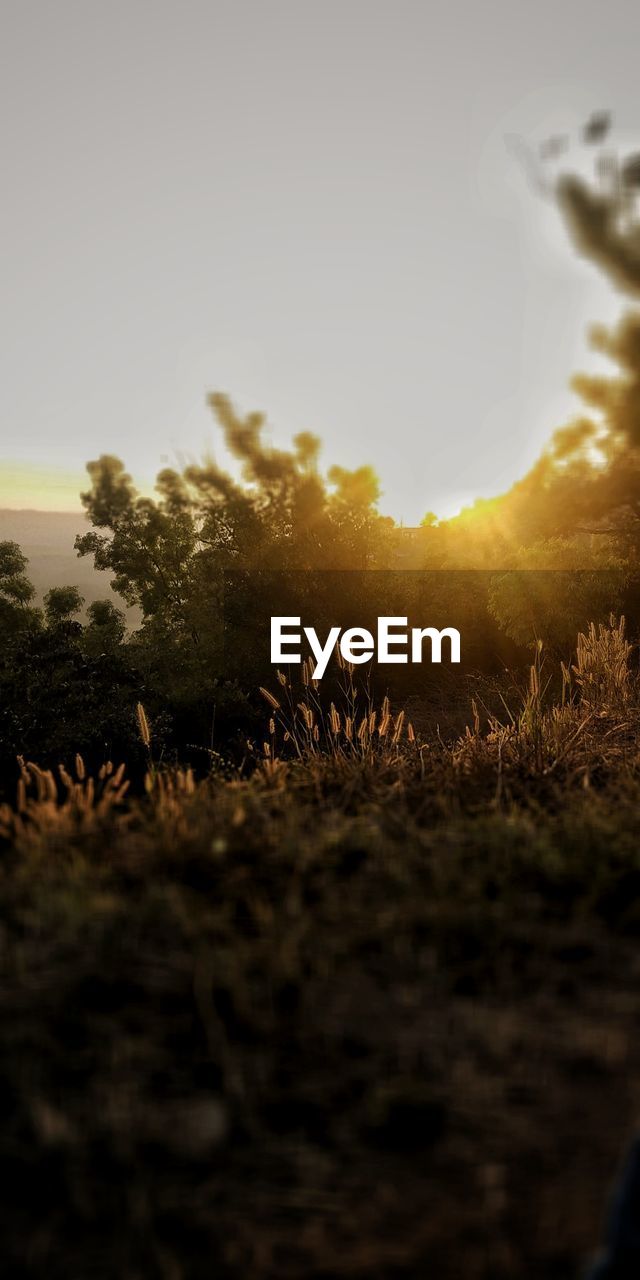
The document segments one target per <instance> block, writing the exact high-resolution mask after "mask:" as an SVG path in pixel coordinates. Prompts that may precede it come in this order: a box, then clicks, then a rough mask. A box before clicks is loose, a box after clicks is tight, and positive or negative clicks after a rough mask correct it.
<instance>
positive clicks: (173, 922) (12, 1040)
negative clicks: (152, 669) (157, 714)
mask: <svg viewBox="0 0 640 1280" xmlns="http://www.w3.org/2000/svg"><path fill="white" fill-rule="evenodd" d="M346 679H347V684H346V686H345V699H346V700H345V703H344V705H343V706H341V707H334V708H333V709H332V710H331V711H330V712H329V713H328V715H327V716H326V717H323V715H322V713H321V711H319V710H318V709H317V707H316V705H315V703H314V699H315V698H316V693H315V691H314V688H313V686H312V685H308V686H307V687H306V689H303V692H302V701H301V707H302V708H303V709H302V710H300V709H296V704H295V698H294V696H293V691H291V690H289V689H288V688H287V686H286V685H284V678H283V687H282V688H280V687H276V689H275V690H274V691H269V690H268V691H267V692H266V697H265V710H266V723H267V731H266V734H265V736H266V741H265V745H264V747H262V746H261V747H260V751H259V752H258V755H259V757H260V759H259V760H258V761H257V763H254V766H253V768H252V769H250V770H248V769H246V768H245V769H244V770H242V771H238V769H237V768H232V767H231V766H230V765H228V764H225V762H224V761H223V760H222V759H219V760H217V762H216V763H215V767H213V768H212V771H211V774H210V776H208V777H206V778H204V779H195V778H194V776H193V774H192V773H191V772H190V771H189V770H179V769H172V770H169V769H162V768H160V767H158V765H156V764H155V763H154V761H153V731H152V729H151V731H149V726H148V723H147V719H146V716H145V712H144V709H143V708H142V707H141V708H139V720H140V733H141V737H142V739H143V742H144V744H145V746H146V748H147V750H148V757H149V759H148V766H149V767H148V771H147V778H146V790H145V791H144V792H143V793H142V794H140V795H136V796H134V797H133V798H131V797H130V796H129V794H128V791H127V788H126V779H125V775H124V772H123V770H122V769H118V770H116V769H108V768H107V769H103V770H102V771H101V776H100V777H97V778H95V779H92V778H89V777H87V776H86V773H85V767H84V764H83V762H82V760H81V759H80V758H78V760H77V762H76V767H75V770H74V772H73V774H70V773H69V772H67V771H66V770H64V769H63V770H61V771H60V772H58V771H53V772H45V771H42V770H40V769H39V768H38V767H37V766H36V765H33V764H29V763H27V764H24V765H23V770H22V779H21V782H20V784H19V788H18V797H17V806H16V807H13V806H8V805H7V806H4V807H3V809H2V811H1V815H0V823H1V831H2V840H3V844H4V853H3V860H2V880H1V884H0V894H1V897H2V920H3V925H2V933H1V935H0V936H1V939H2V950H3V972H4V978H3V983H2V990H1V993H0V999H1V1000H2V1006H3V1023H4V1027H5V1034H4V1045H3V1050H4V1052H3V1067H2V1074H3V1089H2V1093H1V1095H0V1096H1V1098H2V1108H3V1115H2V1133H3V1137H2V1145H3V1163H4V1166H5V1169H6V1170H7V1171H8V1173H9V1178H8V1181H7V1183H6V1188H5V1193H4V1197H3V1207H2V1237H3V1253H4V1257H5V1264H6V1266H7V1268H8V1273H9V1274H11V1275H15V1276H19V1275H24V1276H40V1275H43V1276H44V1275H46V1276H47V1277H48V1278H49V1280H55V1277H58V1276H59V1277H63V1276H64V1277H65V1280H68V1278H70V1277H71V1278H73V1280H76V1278H77V1280H84V1277H88V1276H91V1277H96V1278H98V1280H102V1278H104V1280H106V1278H107V1277H109V1278H111V1277H114V1276H118V1277H121V1278H122V1280H135V1278H137V1277H148V1276H149V1277H151V1276H158V1277H167V1280H179V1278H181V1277H184V1280H192V1278H194V1280H198V1277H203V1278H204V1277H205V1276H206V1277H211V1276H216V1277H221V1278H227V1277H228V1278H229V1280H231V1278H234V1280H235V1277H238V1278H240V1277H242V1278H245V1277H256V1278H259V1280H263V1278H264V1280H267V1278H269V1280H281V1278H284V1277H296V1278H299V1280H302V1277H309V1278H312V1277H313V1278H315V1280H320V1278H321V1277H322V1278H323V1280H327V1278H328V1277H354V1278H355V1277H362V1278H364V1277H367V1280H374V1278H376V1277H380V1278H384V1280H387V1278H389V1280H394V1278H397V1280H399V1278H400V1277H403V1278H408V1277H423V1276H424V1277H427V1276H431V1275H434V1276H438V1277H441V1278H442V1280H448V1278H449V1277H450V1278H451V1280H454V1277H455V1278H456V1280H458V1278H459V1277H461V1276H464V1277H467V1278H468V1280H507V1278H514V1280H515V1278H516V1277H518V1278H519V1277H522V1278H523V1280H524V1277H525V1276H526V1277H530V1276H532V1275H540V1276H545V1278H546V1280H552V1278H554V1277H557V1278H558V1280H560V1277H562V1278H563V1280H568V1278H569V1277H578V1276H580V1275H582V1274H583V1270H584V1266H585V1264H586V1262H587V1260H588V1258H589V1256H590V1255H591V1254H592V1253H593V1252H594V1250H595V1248H596V1247H597V1243H598V1239H599V1235H600V1224H601V1219H602V1214H603V1209H604V1202H605V1197H606V1193H607V1190H608V1187H609V1184H610V1180H611V1178H612V1176H613V1174H614V1172H615V1169H616V1166H617V1163H618V1161H619V1158H620V1156H621V1153H622V1150H623V1148H624V1146H625V1144H626V1142H627V1140H628V1139H629V1138H630V1136H631V1134H632V1132H633V1128H634V1124H635V1122H636V1119H637V1115H638V1111H639V1109H640V1041H639V1040H638V1036H637V1033H636V1028H637V1025H638V1015H639V1014H640V981H639V979H640V953H639V952H638V947H637V942H638V933H639V931H640V848H639V845H638V839H637V829H638V821H637V814H638V805H639V803H640V687H639V685H638V682H637V678H636V676H635V674H634V673H633V671H632V654H631V650H630V648H629V646H628V645H627V643H626V640H625V638H624V632H623V628H622V627H621V626H613V627H611V628H601V629H600V631H599V633H597V632H596V631H595V629H593V630H592V631H591V633H590V634H589V635H587V636H586V637H584V638H583V642H582V647H581V649H579V651H578V658H577V661H576V664H575V665H574V668H573V670H571V671H569V670H567V669H566V668H565V670H564V672H563V679H562V693H561V696H560V697H559V698H558V699H557V700H556V701H554V700H552V699H550V697H549V696H548V695H547V696H545V666H544V655H540V654H539V655H537V657H536V660H535V662H534V664H533V666H532V669H531V673H530V679H529V685H528V688H527V689H526V690H525V691H524V692H523V695H522V699H521V703H520V705H519V707H518V708H512V710H511V713H510V714H509V715H507V714H506V712H505V715H504V717H503V720H502V721H501V722H498V720H496V719H493V720H489V721H487V718H486V716H484V715H483V713H482V710H481V708H480V707H479V706H478V704H477V703H476V704H475V705H474V707H473V708H472V709H471V712H470V725H469V728H468V730H467V731H466V732H465V734H464V735H462V736H460V737H458V738H457V739H454V740H452V741H449V742H447V741H445V740H443V739H442V737H439V738H438V737H437V736H436V737H432V738H431V739H430V740H426V739H423V738H422V736H421V735H420V734H419V733H417V732H416V731H415V730H414V728H413V726H411V727H409V726H408V722H407V721H406V720H403V718H402V716H400V717H398V716H397V715H395V714H394V713H393V711H392V710H391V709H390V708H388V707H385V706H383V707H382V708H380V709H379V710H377V711H376V710H375V709H374V710H373V711H372V712H371V715H370V718H369V720H368V721H367V724H366V727H365V728H364V729H363V728H362V723H363V719H361V721H360V722H359V723H358V722H357V721H355V722H354V723H353V724H351V725H350V724H349V722H348V719H347V716H348V713H349V697H350V696H351V693H350V684H349V679H350V677H349V673H347V677H346ZM351 692H352V691H351ZM290 696H291V699H292V701H291V706H292V707H293V709H294V710H293V715H292V713H291V712H289V711H288V710H286V707H287V705H288V699H289V697H290ZM296 696H297V695H296ZM274 704H277V705H274ZM304 708H306V710H304ZM269 721H270V723H269ZM316 726H317V729H318V732H316V731H315V730H316ZM287 735H288V737H287Z"/></svg>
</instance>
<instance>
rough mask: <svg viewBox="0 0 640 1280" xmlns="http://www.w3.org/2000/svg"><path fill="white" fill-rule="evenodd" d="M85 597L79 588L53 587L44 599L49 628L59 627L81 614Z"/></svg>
mask: <svg viewBox="0 0 640 1280" xmlns="http://www.w3.org/2000/svg"><path fill="white" fill-rule="evenodd" d="M83 604H84V597H83V596H81V595H80V592H79V591H78V588H77V587H52V588H51V590H50V591H47V594H46V596H45V598H44V616H45V620H46V623H47V626H48V627H59V626H62V625H63V624H64V623H67V622H70V621H71V619H72V618H73V616H74V614H76V613H79V612H80V610H81V608H82V606H83Z"/></svg>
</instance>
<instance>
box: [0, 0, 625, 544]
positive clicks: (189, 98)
mask: <svg viewBox="0 0 640 1280" xmlns="http://www.w3.org/2000/svg"><path fill="white" fill-rule="evenodd" d="M0 24H1V30H0V62H1V71H2V74H1V75H0V147H1V157H2V200H1V202H0V254H1V279H2V288H1V297H2V314H1V318H0V328H1V333H0V352H1V361H2V368H1V371H0V432H1V436H2V459H3V463H4V466H3V468H2V471H1V472H0V482H1V483H0V505H5V506H6V505H14V506H26V505H33V506H41V507H47V506H52V507H53V506H57V507H61V506H62V507H70V506H72V505H74V494H75V492H76V490H77V489H78V487H79V486H80V484H81V483H82V471H83V466H84V463H85V462H86V460H87V459H89V458H92V457H95V456H97V455H98V454H99V453H101V452H111V453H117V454H119V455H120V456H121V457H123V458H124V460H125V461H126V463H127V465H128V467H129V469H130V470H131V471H132V472H133V473H134V475H135V476H136V477H137V478H139V479H140V480H142V481H144V480H145V479H146V480H149V479H151V478H152V477H153V475H154V473H155V471H156V470H157V468H158V467H159V466H160V465H161V464H166V463H167V462H174V461H177V460H178V459H187V458H192V457H197V456H198V455H200V454H201V453H202V451H203V450H204V449H205V448H211V447H212V446H213V447H214V448H215V449H216V452H218V453H219V452H220V451H219V449H218V448H217V433H216V432H215V430H214V427H213V424H212V420H211V418H210V415H209V412H208V410H207V409H206V407H205V403H204V401H205V395H206V392H207V391H208V390H213V389H215V390H222V391H226V392H228V393H229V394H230V395H231V397H232V398H233V399H234V401H235V403H236V404H237V406H238V407H239V408H241V409H243V410H246V411H249V410H253V409H262V410H264V411H265V412H266V413H267V415H268V418H269V422H270V424H271V431H272V438H273V440H274V441H275V442H276V443H278V444H285V443H286V442H287V441H288V440H289V438H290V436H291V435H292V434H293V433H294V432H296V431H299V430H303V429H306V430H312V431H315V432H317V433H318V434H319V435H321V436H322V438H323V440H324V452H323V458H324V460H325V461H326V462H327V463H330V462H333V461H336V462H340V463H341V464H343V465H346V466H356V465H359V464H360V463H362V462H365V461H367V462H371V463H373V464H374V465H375V467H376V468H377V470H378V472H379V474H380V476H381V480H382V484H383V488H384V498H383V501H382V508H383V509H384V510H386V511H389V512H391V514H393V515H395V516H396V517H397V518H404V520H405V521H406V522H414V521H417V520H418V519H419V518H420V516H421V515H422V514H423V513H424V511H426V510H427V509H428V508H434V509H435V510H436V511H437V512H439V513H444V514H446V513H449V512H451V510H452V509H455V508H456V507H459V506H460V504H461V502H462V501H463V500H465V499H470V498H472V497H473V496H475V495H476V494H482V495H489V494H492V493H495V492H497V491H499V490H501V489H502V488H504V487H506V486H507V485H508V484H509V483H510V482H511V481H512V480H513V479H514V478H515V477H516V476H517V475H519V474H521V473H522V472H523V471H524V470H525V469H526V468H527V467H528V465H529V464H530V463H531V461H532V460H533V458H534V457H535V455H536V454H537V453H538V451H539V449H540V447H541V445H542V444H543V442H544V441H545V439H546V438H547V437H548V436H549V435H550V433H551V431H552V429H553V428H554V427H555V426H556V425H559V424H560V423H561V422H562V421H563V420H564V419H565V418H566V416H567V415H568V413H569V412H570V411H571V406H572V404H573V400H572V397H571V396H570V394H569V392H568V391H567V389H566V386H567V380H568V376H569V374H570V373H571V371H572V370H573V369H575V368H577V367H579V366H583V367H584V366H585V364H586V362H587V359H588V357H587V354H586V353H587V346H586V340H585V328H586V325H587V323H588V322H590V321H595V320H601V321H608V320H610V319H612V318H613V317H614V316H615V315H616V314H617V313H618V311H619V310H620V309H621V302H620V300H619V299H617V298H615V296H614V295H613V293H612V291H611V290H610V289H609V288H608V287H607V286H606V285H605V283H604V282H603V281H601V280H600V278H599V276H598V274H597V272H596V270H595V268H592V267H590V266H588V265H587V264H585V263H581V262H579V261H578V260H576V259H575V257H574V256H573V255H572V253H571V250H570V248H569V246H568V241H567V238H566V235H565V233H564V230H563V228H562V227H561V225H560V223H559V219H558V216H557V215H556V214H555V211H554V210H553V208H552V207H551V206H547V205H545V204H544V203H543V202H541V201H539V200H538V199H537V198H536V197H535V196H534V194H533V193H532V191H531V190H530V189H529V188H528V187H527V184H526V181H525V179H524V176H523V174H522V172H521V171H520V169H519V168H518V166H517V164H516V162H515V161H514V159H513V158H512V157H511V156H510V155H509V153H508V151H507V150H506V148H505V146H504V134H505V133H509V132H519V133H522V134H524V135H525V136H527V137H530V138H531V139H533V140H535V141H537V140H539V139H540V138H543V137H544V136H545V135H546V133H547V132H549V131H555V130H561V131H562V130H563V129H565V128H568V129H569V130H571V131H573V133H574V134H575V133H576V132H577V130H578V129H579V126H580V125H581V124H582V122H583V120H584V119H585V118H586V116H587V115H588V114H589V113H590V111H591V110H592V109H594V108H599V107H607V106H609V107H611V108H612V109H613V110H614V113H615V116H616V123H617V125H618V126H619V129H620V130H622V131H623V136H624V135H626V136H627V137H629V136H630V137H633V131H634V130H635V131H636V133H637V131H638V130H639V129H640V103H639V101H638V91H637V85H638V50H639V48H640V7H639V6H634V5H633V4H631V3H630V2H629V0H610V2H609V3H608V4H606V5H605V4H604V3H603V2H602V0H599V2H598V3H594V2H593V0H579V2H578V0H567V2H564V3H562V2H561V3H560V4H558V3H557V0H555V3H550V2H549V0H542V2H540V0H538V3H536V4H526V3H518V2H516V0H490V2H487V0H482V2H481V0H465V2H464V3H455V2H451V0H448V2H447V3H442V4H435V3H429V2H428V0H339V2H336V0H323V3H317V2H315V3H311V2H310V0H230V2H229V3H226V2H223V0H206V2H205V0H126V2H123V0H109V2H108V3H105V0H55V3H54V2H52V0H0ZM48 469H50V474H49V475H48Z"/></svg>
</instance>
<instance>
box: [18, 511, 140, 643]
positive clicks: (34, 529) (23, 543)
mask: <svg viewBox="0 0 640 1280" xmlns="http://www.w3.org/2000/svg"><path fill="white" fill-rule="evenodd" d="M86 529H87V520H86V517H85V516H84V514H83V512H81V511H78V512H76V511H12V510H9V509H7V508H3V509H0V542H6V541H10V542H17V543H18V544H19V546H20V547H21V548H22V551H23V552H24V554H25V556H26V557H27V559H28V561H29V577H30V579H31V581H32V582H33V585H34V586H35V588H36V593H37V600H38V602H40V601H41V600H42V598H43V596H44V594H45V592H47V591H48V590H49V588H50V587H54V586H55V587H59V586H67V585H69V586H71V585H72V586H76V587H78V589H79V590H80V591H81V592H82V595H83V596H84V598H85V600H86V603H87V604H91V603H92V601H93V600H104V599H107V598H110V599H112V600H113V601H114V603H115V604H117V606H118V608H122V609H125V606H124V603H123V601H122V600H121V598H120V597H119V596H116V595H115V593H114V592H113V591H112V590H111V587H110V586H109V574H107V573H101V572H100V571H98V570H96V569H94V567H93V561H92V560H91V559H89V558H83V557H81V556H78V554H77V552H76V551H75V550H74V541H75V537H76V534H78V533H84V532H85V531H86ZM125 612H126V613H127V617H128V618H129V621H132V620H133V619H134V616H135V610H131V609H125Z"/></svg>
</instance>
